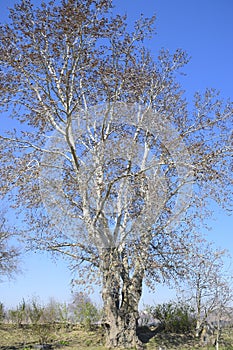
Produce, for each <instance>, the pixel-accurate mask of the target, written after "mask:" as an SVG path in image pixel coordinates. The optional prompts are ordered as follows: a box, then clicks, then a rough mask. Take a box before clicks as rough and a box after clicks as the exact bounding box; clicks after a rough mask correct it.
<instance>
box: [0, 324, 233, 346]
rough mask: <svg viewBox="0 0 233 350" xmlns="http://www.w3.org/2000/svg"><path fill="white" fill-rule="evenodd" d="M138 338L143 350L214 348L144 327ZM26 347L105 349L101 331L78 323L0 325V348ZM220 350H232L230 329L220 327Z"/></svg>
mask: <svg viewBox="0 0 233 350" xmlns="http://www.w3.org/2000/svg"><path fill="white" fill-rule="evenodd" d="M139 337H140V338H141V340H142V341H143V342H144V344H145V349H147V350H153V349H154V350H158V349H159V347H161V348H162V349H166V350H168V349H171V350H173V349H174V350H175V349H179V350H185V349H189V350H192V349H202V350H207V349H209V350H212V349H215V347H214V346H211V345H208V346H207V345H204V344H200V342H197V341H196V340H195V339H194V338H193V337H192V336H190V335H177V334H164V333H162V332H158V331H156V329H154V330H153V329H152V330H150V329H148V328H146V327H145V328H143V329H141V331H140V333H139ZM40 344H44V345H40ZM45 344H46V345H45ZM29 349H61V350H75V349H77V350H87V349H89V350H105V347H104V333H103V330H101V328H96V329H92V330H89V331H87V330H85V329H84V328H82V327H80V326H67V325H36V326H29V325H22V326H20V327H19V326H15V325H9V324H1V325H0V350H29ZM221 349H227V350H233V329H232V328H231V329H226V330H224V333H223V336H222V340H221V342H220V345H219V350H221Z"/></svg>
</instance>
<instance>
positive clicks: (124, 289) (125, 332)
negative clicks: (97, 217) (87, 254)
mask: <svg viewBox="0 0 233 350" xmlns="http://www.w3.org/2000/svg"><path fill="white" fill-rule="evenodd" d="M112 253H113V252H111V258H109V255H108V254H106V259H104V260H105V264H104V269H103V282H104V283H103V286H104V288H103V291H102V298H103V303H104V325H105V330H106V347H107V348H123V349H127V348H128V349H129V348H137V349H142V348H143V347H142V343H141V342H140V340H139V339H138V337H137V334H136V331H137V322H138V318H139V313H138V304H139V301H140V298H141V293H142V277H141V276H139V275H138V271H137V275H135V273H134V275H133V277H131V278H129V276H128V275H127V274H125V271H124V269H123V270H122V266H119V264H118V263H119V260H118V258H117V257H116V255H115V252H114V253H113V254H112ZM107 255H108V257H107ZM111 261H112V262H113V263H111Z"/></svg>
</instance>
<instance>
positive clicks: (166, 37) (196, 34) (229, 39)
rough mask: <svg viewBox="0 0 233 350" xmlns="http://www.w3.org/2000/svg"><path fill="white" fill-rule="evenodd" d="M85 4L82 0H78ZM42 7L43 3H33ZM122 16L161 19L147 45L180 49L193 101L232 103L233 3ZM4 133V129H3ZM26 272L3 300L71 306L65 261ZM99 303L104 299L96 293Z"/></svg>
mask: <svg viewBox="0 0 233 350" xmlns="http://www.w3.org/2000/svg"><path fill="white" fill-rule="evenodd" d="M80 1H81V0H80ZM33 2H34V3H35V4H39V3H40V1H39V0H34V1H33ZM14 3H16V1H15V0H0V20H1V22H3V21H4V22H5V21H6V16H7V7H11V6H12V5H14ZM113 3H114V4H115V5H116V10H117V12H119V13H127V15H128V21H129V23H132V21H133V20H135V19H137V18H138V17H139V15H140V14H141V13H144V14H145V15H146V16H151V15H152V14H154V13H156V15H157V35H156V36H155V37H154V38H153V39H152V40H150V42H149V43H148V45H149V48H150V49H151V51H152V52H157V51H158V50H159V49H160V48H161V47H164V48H168V49H169V50H171V51H172V50H175V49H176V48H182V49H184V50H186V51H187V52H188V54H189V55H190V56H191V61H190V63H189V64H188V65H187V66H186V68H185V69H184V72H185V73H186V74H187V76H185V77H182V78H181V81H182V85H183V88H184V89H186V91H187V92H186V96H187V98H188V99H189V101H191V99H192V95H193V93H194V91H203V90H204V89H205V88H206V87H214V88H217V89H219V90H220V91H221V95H222V97H225V98H227V97H229V98H231V99H232V100H233V20H232V18H233V1H232V0H113ZM0 128H1V126H0ZM215 216H216V221H215V222H214V221H213V222H212V224H213V229H212V230H211V232H209V233H208V236H209V238H210V239H211V240H213V241H215V242H216V245H217V246H221V247H223V248H227V249H229V251H230V253H231V254H232V255H233V238H232V234H233V218H232V217H228V216H226V215H225V214H224V213H223V212H222V211H220V210H218V209H216V215H215ZM22 267H23V270H24V273H23V274H21V275H19V276H18V277H17V278H16V279H15V280H14V281H12V282H8V281H5V282H3V283H1V284H0V291H1V292H0V301H2V302H3V303H4V304H5V305H7V306H11V305H16V304H17V303H18V302H20V301H21V300H22V298H23V297H24V298H26V299H27V298H30V297H32V296H39V297H40V299H41V300H44V301H45V302H46V301H47V300H48V299H49V297H54V298H56V299H57V300H59V301H68V300H69V297H70V290H71V288H70V280H71V274H70V272H69V269H68V267H67V264H66V262H65V261H63V260H59V261H57V263H56V264H55V263H54V262H52V260H51V259H50V257H49V256H48V255H45V254H44V255H42V254H38V253H30V254H28V255H27V257H25V258H24V259H23V262H22ZM173 296H174V294H173V293H172V292H170V291H169V290H168V289H167V288H162V287H160V286H158V290H157V292H156V293H154V294H148V292H147V291H146V292H145V294H144V297H143V302H144V303H149V302H153V301H155V302H162V301H163V300H168V299H169V298H170V297H173ZM95 300H96V301H97V302H98V303H99V302H100V297H99V296H98V295H97V293H96V294H95Z"/></svg>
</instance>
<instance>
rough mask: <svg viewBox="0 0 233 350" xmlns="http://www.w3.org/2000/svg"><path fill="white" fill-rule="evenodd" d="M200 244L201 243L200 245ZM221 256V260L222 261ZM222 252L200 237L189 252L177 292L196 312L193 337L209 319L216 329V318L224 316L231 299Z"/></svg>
mask: <svg viewBox="0 0 233 350" xmlns="http://www.w3.org/2000/svg"><path fill="white" fill-rule="evenodd" d="M200 243H201V244H200ZM224 259H225V261H224ZM226 260H227V254H226V251H223V250H219V249H215V248H214V247H213V244H211V243H208V242H206V241H204V240H203V239H200V242H199V244H198V245H197V246H196V249H193V251H192V253H191V255H190V261H189V263H188V268H187V272H186V274H185V279H186V280H185V281H184V283H183V285H182V288H180V292H181V293H180V294H181V295H183V297H184V298H185V300H187V301H189V302H191V304H192V305H193V307H194V309H195V314H196V336H197V337H198V336H200V335H201V333H202V330H203V327H204V326H205V325H206V323H208V322H210V318H212V320H213V321H214V323H215V327H216V329H217V330H218V334H219V332H220V321H221V319H222V317H223V318H224V316H225V317H226V319H227V308H228V307H229V306H230V303H232V301H233V293H232V292H233V291H232V276H231V274H230V272H227V271H226V267H225V265H226Z"/></svg>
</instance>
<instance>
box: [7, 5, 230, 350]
mask: <svg viewBox="0 0 233 350" xmlns="http://www.w3.org/2000/svg"><path fill="white" fill-rule="evenodd" d="M111 7H112V4H111V1H110V0H96V1H94V0H83V1H81V2H77V1H76V0H61V2H60V3H59V4H58V5H57V1H53V0H52V1H49V2H48V3H47V2H42V4H41V7H40V8H35V7H34V6H33V5H32V2H31V1H30V0H21V1H19V3H18V4H16V5H15V7H14V9H11V10H10V21H9V24H5V25H2V26H1V28H0V49H1V50H0V62H1V76H0V87H1V89H0V101H1V102H0V107H1V109H2V112H4V113H5V114H7V115H9V116H10V117H11V118H13V120H15V121H16V120H17V121H18V122H19V123H17V124H15V126H16V127H15V129H13V130H8V131H7V132H6V133H4V134H2V136H1V139H0V141H1V142H0V154H1V158H0V159H1V167H0V175H1V193H2V196H4V197H5V198H6V199H8V200H9V202H10V203H12V206H13V207H14V208H15V210H16V211H17V212H18V213H19V215H21V217H22V218H23V229H24V232H25V235H26V234H28V236H30V237H31V243H32V244H34V246H35V248H38V247H40V248H41V249H47V250H50V251H53V252H60V253H62V254H65V255H67V256H69V257H70V258H71V259H73V262H74V268H75V267H76V270H77V271H78V272H79V275H80V276H79V277H80V278H79V283H81V282H83V283H93V282H94V280H95V278H96V279H97V281H99V282H100V283H101V285H102V298H103V304H104V323H105V328H106V346H107V347H113V348H114V347H124V348H131V347H134V346H137V347H140V346H141V345H140V341H139V340H138V338H137V335H136V327H137V319H138V317H139V315H138V304H139V301H140V298H141V294H142V284H143V281H144V282H145V283H147V285H148V286H150V287H151V288H153V286H154V285H155V284H156V283H158V282H159V281H161V280H164V279H166V280H169V279H170V278H173V277H175V276H177V275H182V273H183V272H184V270H185V266H186V258H185V257H186V253H187V251H188V250H190V249H192V230H194V229H195V226H196V225H200V221H201V220H202V219H203V218H205V217H207V215H208V214H209V210H208V208H209V207H208V204H209V200H210V199H211V200H214V201H216V202H218V203H219V204H222V206H223V207H225V208H229V205H230V200H231V198H232V195H231V192H232V187H231V185H232V174H231V156H232V144H231V143H230V134H229V130H230V129H231V126H232V103H230V102H227V103H225V102H224V101H222V100H221V99H220V97H219V95H218V93H216V92H215V91H214V90H206V92H205V93H204V94H203V96H202V95H201V94H200V93H196V94H195V96H194V106H193V109H191V108H190V107H187V102H186V100H185V98H184V95H183V92H182V89H181V87H180V86H179V84H178V82H177V79H176V75H177V72H178V71H179V69H180V68H182V67H183V66H184V65H185V64H186V63H187V62H188V57H187V55H186V54H185V53H184V52H183V51H182V50H177V51H175V52H174V53H173V54H170V53H169V52H168V51H165V50H161V52H160V53H159V55H158V58H157V59H156V60H154V58H153V57H152V55H151V54H150V53H149V52H148V50H147V49H146V48H145V46H144V43H143V42H144V40H145V38H148V37H150V36H151V35H152V34H153V33H154V19H155V18H154V17H152V18H151V19H148V18H144V17H143V16H142V17H141V18H140V19H139V20H138V21H137V22H136V23H135V26H134V29H133V30H132V31H128V30H127V25H126V18H125V17H124V16H120V15H113V14H112V13H111ZM182 215H183V216H182ZM182 218H183V219H182Z"/></svg>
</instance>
